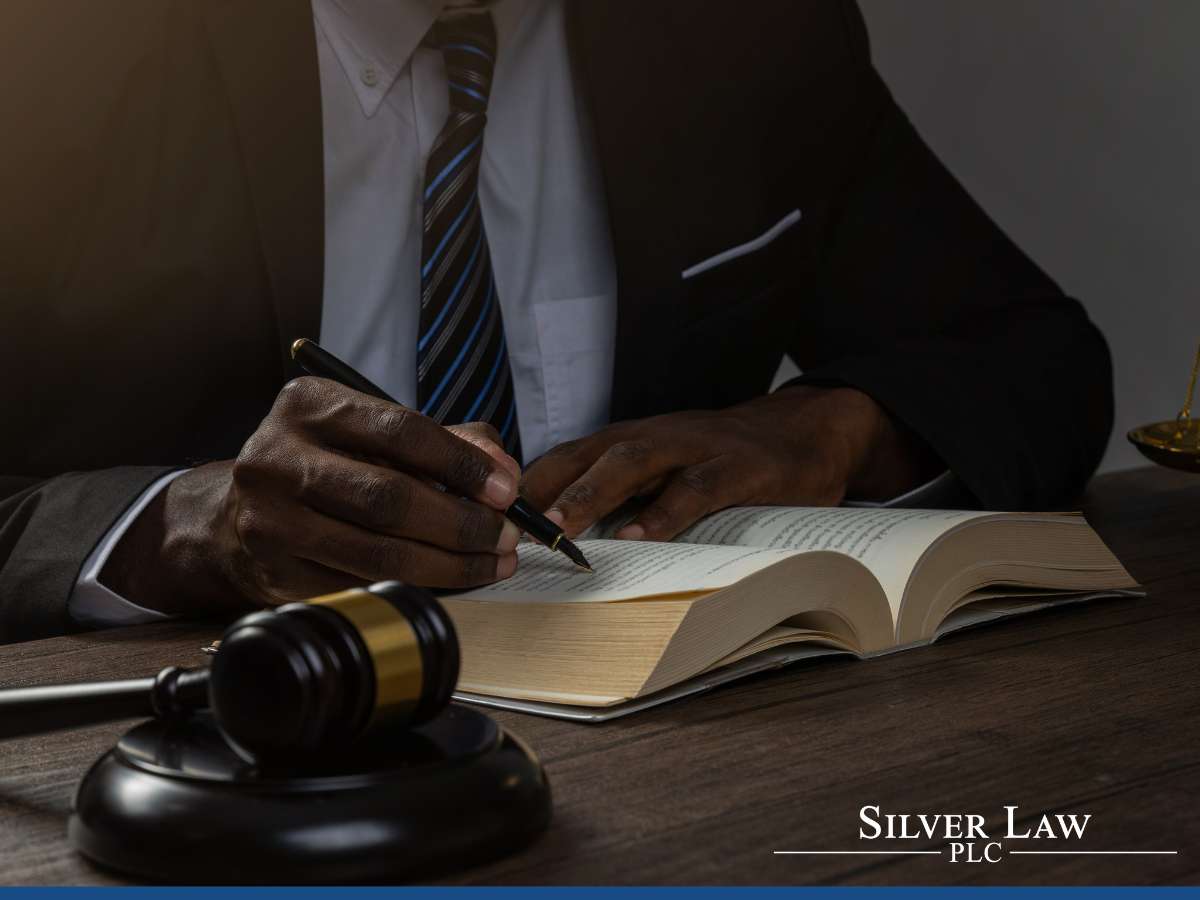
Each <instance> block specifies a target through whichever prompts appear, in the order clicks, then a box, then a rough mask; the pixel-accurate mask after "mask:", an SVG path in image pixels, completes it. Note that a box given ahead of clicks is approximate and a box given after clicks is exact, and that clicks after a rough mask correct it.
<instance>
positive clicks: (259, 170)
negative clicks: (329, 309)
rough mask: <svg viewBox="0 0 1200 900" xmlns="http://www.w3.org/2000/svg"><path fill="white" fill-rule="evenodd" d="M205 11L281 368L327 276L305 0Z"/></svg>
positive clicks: (229, 0) (316, 101) (316, 96)
mask: <svg viewBox="0 0 1200 900" xmlns="http://www.w3.org/2000/svg"><path fill="white" fill-rule="evenodd" d="M200 6H201V8H202V9H203V10H204V15H205V19H206V23H207V26H208V30H209V34H210V36H211V39H212V43H213V48H214V51H215V53H216V58H217V62H218V65H219V66H220V68H221V71H222V74H223V76H224V80H225V85H226V90H227V92H228V95H229V101H230V104H231V106H232V108H233V115H234V120H235V125H236V128H237V130H238V135H239V138H240V142H241V146H242V150H243V154H244V160H245V166H246V177H247V180H248V182H249V188H250V192H251V195H252V198H253V203H254V210H255V215H256V217H257V224H258V233H259V240H260V242H261V245H262V252H263V257H264V260H265V262H266V268H267V274H268V276H269V278H270V287H271V294H272V299H273V301H274V304H275V315H276V319H277V322H278V326H279V345H280V352H281V354H282V358H283V361H284V367H285V371H289V370H291V369H292V368H293V367H292V364H291V362H290V354H289V352H288V350H289V347H290V345H291V343H292V341H293V340H294V339H295V338H296V337H303V336H307V337H314V338H315V337H316V336H317V331H318V329H319V328H320V324H321V293H322V287H323V279H324V228H325V197H324V167H323V164H322V155H323V148H322V139H321V85H320V74H319V69H318V65H317V55H316V54H317V52H316V36H315V34H314V31H313V18H312V10H311V8H310V6H309V4H308V3H307V2H303V0H253V2H245V0H207V2H205V3H202V4H200Z"/></svg>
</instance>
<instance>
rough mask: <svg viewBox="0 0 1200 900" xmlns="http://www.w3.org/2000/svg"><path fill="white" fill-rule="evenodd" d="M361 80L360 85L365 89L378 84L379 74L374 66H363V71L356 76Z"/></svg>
mask: <svg viewBox="0 0 1200 900" xmlns="http://www.w3.org/2000/svg"><path fill="white" fill-rule="evenodd" d="M358 77H359V78H361V79H362V83H363V84H365V85H366V86H367V87H375V85H376V84H378V83H379V72H377V71H376V70H375V67H374V66H363V70H362V71H361V72H360V73H359V75H358Z"/></svg>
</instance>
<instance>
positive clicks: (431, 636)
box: [209, 581, 459, 762]
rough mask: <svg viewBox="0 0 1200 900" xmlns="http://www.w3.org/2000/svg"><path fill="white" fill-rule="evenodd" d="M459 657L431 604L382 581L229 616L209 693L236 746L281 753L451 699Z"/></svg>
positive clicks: (400, 720)
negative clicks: (236, 617)
mask: <svg viewBox="0 0 1200 900" xmlns="http://www.w3.org/2000/svg"><path fill="white" fill-rule="evenodd" d="M458 667H459V651H458V638H457V635H456V634H455V632H454V626H453V624H452V623H451V621H450V617H449V616H448V615H447V614H446V611H445V610H444V609H443V608H442V606H441V604H439V603H438V602H437V600H436V599H435V598H434V597H433V595H432V594H430V593H429V592H428V591H425V590H422V589H420V588H414V587H411V586H409V585H406V584H402V583H400V582H398V581H385V582H381V583H379V584H374V585H371V586H370V587H369V588H356V589H353V590H348V591H342V592H340V593H337V594H328V595H326V596H323V597H317V598H314V599H312V600H309V601H306V602H304V603H290V604H288V605H286V606H281V607H278V608H276V609H272V610H263V611H260V612H255V613H251V614H249V615H247V616H243V617H242V618H241V619H239V620H238V621H236V622H234V623H233V624H232V625H231V626H230V627H229V628H228V629H227V630H226V631H225V634H224V635H223V636H222V638H221V649H220V651H219V652H218V653H217V654H216V656H215V657H214V658H213V662H212V668H211V672H210V676H209V703H210V705H211V708H212V712H213V715H214V718H215V719H216V721H217V723H218V725H219V726H220V728H221V730H222V732H223V733H224V734H225V737H226V739H227V740H229V742H230V743H231V744H233V745H234V747H235V748H237V749H238V750H239V751H240V752H242V753H243V754H244V755H246V756H249V757H251V758H253V759H255V760H258V761H262V762H267V761H271V760H282V761H292V760H295V759H299V758H303V757H308V756H312V755H314V754H316V753H325V752H329V751H335V750H337V749H338V748H339V747H344V746H348V745H349V744H351V743H353V742H354V741H355V740H356V739H358V738H359V737H361V736H362V735H364V734H366V733H367V732H368V731H372V730H375V729H376V728H379V727H388V726H391V727H405V726H411V725H419V724H420V723H422V722H425V721H428V720H429V719H431V718H433V717H434V716H435V715H437V714H438V713H439V712H440V711H441V710H442V709H443V708H444V707H445V706H446V704H447V703H449V702H450V695H451V692H452V691H453V690H454V685H455V684H456V682H457V681H458Z"/></svg>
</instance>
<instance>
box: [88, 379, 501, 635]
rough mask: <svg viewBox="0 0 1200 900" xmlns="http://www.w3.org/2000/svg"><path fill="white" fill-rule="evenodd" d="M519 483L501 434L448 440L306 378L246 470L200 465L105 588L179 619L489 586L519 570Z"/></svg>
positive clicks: (266, 428)
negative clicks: (329, 599) (389, 590)
mask: <svg viewBox="0 0 1200 900" xmlns="http://www.w3.org/2000/svg"><path fill="white" fill-rule="evenodd" d="M520 474H521V473H520V468H519V466H518V465H517V463H516V461H515V460H514V459H512V457H510V456H508V455H507V454H506V453H505V452H504V451H503V450H502V449H501V447H500V441H499V436H498V435H497V434H496V433H495V430H494V429H492V428H491V426H488V425H484V424H480V423H474V424H471V425H463V426H455V427H454V428H453V429H448V428H443V427H442V426H440V425H438V424H437V423H436V422H434V421H433V420H432V419H429V418H427V417H425V416H422V415H420V414H419V413H417V412H415V411H412V410H408V409H405V408H404V407H401V406H397V405H396V404H393V403H388V402H387V401H384V400H379V399H376V398H374V397H369V396H367V395H365V394H360V393H358V392H356V391H353V390H350V389H349V388H345V387H343V386H341V385H339V384H336V383H335V382H332V381H327V380H325V379H320V378H299V379H296V380H295V381H292V382H290V383H289V384H288V385H286V386H285V387H284V388H283V390H282V391H280V393H279V396H278V397H277V398H276V401H275V404H274V406H273V408H272V409H271V412H270V413H269V414H268V415H267V417H266V418H265V419H264V420H263V421H262V423H261V424H260V425H259V427H258V429H257V430H256V431H255V432H254V434H253V435H251V436H250V438H249V440H247V441H246V443H245V445H244V446H243V447H242V450H241V453H240V454H239V455H238V457H237V459H233V460H225V461H222V462H217V463H211V464H208V465H205V466H200V467H198V468H196V469H192V470H191V471H189V472H187V473H185V474H183V475H181V476H180V477H178V478H177V479H175V481H173V482H171V484H170V485H169V486H168V487H167V489H166V490H165V491H163V492H162V493H161V494H160V495H159V496H158V497H157V498H155V501H154V502H153V503H152V504H151V505H150V506H149V507H147V509H146V510H145V511H143V513H142V514H141V515H140V516H139V517H138V519H137V520H136V521H135V522H134V524H133V526H132V527H131V528H130V530H129V531H128V532H127V533H126V534H125V536H124V537H123V538H122V540H121V541H120V543H119V544H118V546H117V548H116V549H115V550H114V552H113V554H112V556H111V557H110V558H109V561H108V563H107V564H106V566H105V568H104V571H103V572H102V574H101V582H102V583H103V584H105V585H107V586H108V587H110V588H111V589H113V590H114V591H116V592H117V593H119V594H120V595H121V596H123V597H126V598H127V599H129V600H131V601H133V602H135V603H138V604H140V605H143V606H147V607H149V608H152V609H160V610H163V611H166V612H171V613H186V612H202V611H217V610H221V609H238V608H243V607H245V606H250V605H263V604H277V603H283V602H287V601H291V600H298V599H303V598H306V597H311V596H314V595H317V594H322V593H327V592H330V591H336V590H341V589H344V588H347V587H350V586H353V585H358V584H363V583H369V582H372V581H379V580H383V579H390V578H396V579H400V580H403V581H408V582H411V583H413V584H418V585H422V586H426V587H442V588H453V587H472V586H475V585H479V584H485V583H488V582H491V581H496V580H498V579H502V578H507V577H508V576H509V575H511V574H512V573H513V571H514V570H515V569H516V564H517V557H516V553H515V552H514V551H515V548H516V545H517V540H518V538H519V536H520V532H519V529H517V527H516V526H515V525H513V524H512V523H511V522H508V521H507V520H506V519H505V518H504V516H503V514H502V513H503V511H504V510H505V509H506V508H507V507H508V506H509V505H510V504H511V503H512V502H513V500H514V499H515V498H516V494H517V482H518V479H519V478H520ZM437 484H441V485H445V487H446V489H447V490H446V491H444V492H443V491H441V490H439V489H438V488H437V486H436V485H437Z"/></svg>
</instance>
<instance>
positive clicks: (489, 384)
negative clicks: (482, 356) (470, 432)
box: [463, 332, 504, 422]
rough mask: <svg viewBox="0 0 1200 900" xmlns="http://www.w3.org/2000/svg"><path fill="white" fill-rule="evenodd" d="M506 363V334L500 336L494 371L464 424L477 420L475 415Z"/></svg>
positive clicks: (493, 364) (484, 384)
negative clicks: (503, 364)
mask: <svg viewBox="0 0 1200 900" xmlns="http://www.w3.org/2000/svg"><path fill="white" fill-rule="evenodd" d="M503 361H504V334H503V332H502V333H501V335H500V349H499V350H498V351H496V361H495V362H494V363H492V371H490V372H488V377H487V381H485V382H484V383H483V387H482V388H480V389H479V396H478V397H476V398H475V402H474V403H472V404H471V408H470V409H469V410H467V413H466V415H464V416H463V421H464V422H471V421H473V420H474V419H475V413H476V411H477V410H478V409H479V407H480V406H481V405H482V404H483V400H484V398H485V397H486V396H487V395H488V392H489V391H491V389H492V382H493V381H495V380H496V373H497V372H499V371H500V363H501V362H503Z"/></svg>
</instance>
